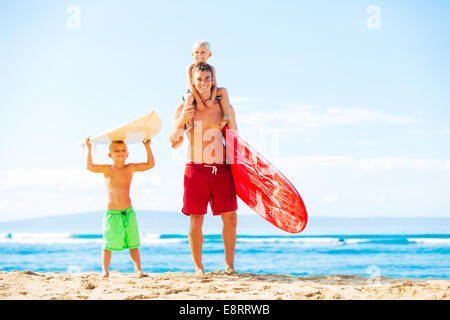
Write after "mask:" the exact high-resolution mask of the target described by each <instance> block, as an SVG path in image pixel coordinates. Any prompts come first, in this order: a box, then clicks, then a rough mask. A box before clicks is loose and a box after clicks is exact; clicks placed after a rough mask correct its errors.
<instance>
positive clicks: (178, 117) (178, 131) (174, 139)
mask: <svg viewBox="0 0 450 320" xmlns="http://www.w3.org/2000/svg"><path fill="white" fill-rule="evenodd" d="M193 116H194V107H193V106H192V105H184V103H181V104H180V105H179V106H178V107H177V109H176V111H175V118H174V123H173V127H172V131H171V132H170V135H169V141H170V145H171V146H172V148H174V149H176V148H178V147H179V146H181V145H182V144H183V135H184V129H185V126H186V124H187V123H188V122H189V121H190V120H191V119H192V117H193Z"/></svg>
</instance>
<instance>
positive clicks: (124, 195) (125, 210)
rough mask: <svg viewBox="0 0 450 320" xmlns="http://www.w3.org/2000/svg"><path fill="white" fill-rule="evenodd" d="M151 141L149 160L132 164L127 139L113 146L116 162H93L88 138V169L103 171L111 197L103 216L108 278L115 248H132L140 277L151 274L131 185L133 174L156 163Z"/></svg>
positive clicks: (104, 261) (147, 144) (104, 267)
mask: <svg viewBox="0 0 450 320" xmlns="http://www.w3.org/2000/svg"><path fill="white" fill-rule="evenodd" d="M150 142H151V141H150V140H146V141H144V142H143V144H144V146H145V148H146V150H147V162H144V163H128V164H125V160H126V159H127V157H128V150H127V145H126V144H125V142H123V141H114V142H112V143H111V144H110V146H109V153H108V157H110V158H111V159H112V160H113V164H112V165H108V164H93V163H92V154H91V143H90V141H89V138H87V139H86V145H87V147H88V156H87V169H88V170H90V171H92V172H98V173H100V172H101V173H103V175H104V177H105V183H106V192H107V196H108V206H107V208H108V210H107V212H106V215H105V216H104V218H103V245H102V249H103V251H102V274H103V277H104V278H108V276H109V263H110V262H111V250H114V251H121V250H123V249H130V256H131V260H132V261H133V264H134V268H135V271H136V274H137V275H138V277H147V276H148V275H147V274H145V273H144V272H142V268H141V259H140V255H139V249H138V247H139V245H140V241H139V231H138V225H137V220H136V214H135V212H134V210H133V207H132V206H131V200H130V184H131V179H132V177H133V173H134V172H136V171H146V170H149V169H151V168H153V167H154V166H155V161H154V159H153V153H152V150H151V148H150Z"/></svg>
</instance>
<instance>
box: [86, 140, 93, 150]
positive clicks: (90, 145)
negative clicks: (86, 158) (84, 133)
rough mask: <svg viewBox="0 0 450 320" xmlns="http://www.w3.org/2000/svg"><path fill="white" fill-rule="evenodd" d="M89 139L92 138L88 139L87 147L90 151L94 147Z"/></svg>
mask: <svg viewBox="0 0 450 320" xmlns="http://www.w3.org/2000/svg"><path fill="white" fill-rule="evenodd" d="M89 138H90V137H87V138H86V146H87V147H88V148H89V149H90V148H91V147H92V144H91V140H89Z"/></svg>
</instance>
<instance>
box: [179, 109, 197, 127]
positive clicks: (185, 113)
mask: <svg viewBox="0 0 450 320" xmlns="http://www.w3.org/2000/svg"><path fill="white" fill-rule="evenodd" d="M194 112H195V111H194V106H193V105H185V106H184V107H183V110H182V111H181V119H182V120H183V123H189V122H190V121H191V120H192V118H193V117H194Z"/></svg>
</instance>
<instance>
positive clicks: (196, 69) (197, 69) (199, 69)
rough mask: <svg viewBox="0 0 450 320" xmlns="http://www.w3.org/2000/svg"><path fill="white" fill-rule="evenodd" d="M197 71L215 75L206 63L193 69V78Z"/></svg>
mask: <svg viewBox="0 0 450 320" xmlns="http://www.w3.org/2000/svg"><path fill="white" fill-rule="evenodd" d="M197 71H209V72H210V73H211V76H212V74H213V72H212V68H211V66H210V65H209V64H207V63H204V62H202V63H199V64H197V65H195V66H194V67H193V68H192V76H194V73H196V72H197Z"/></svg>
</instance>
